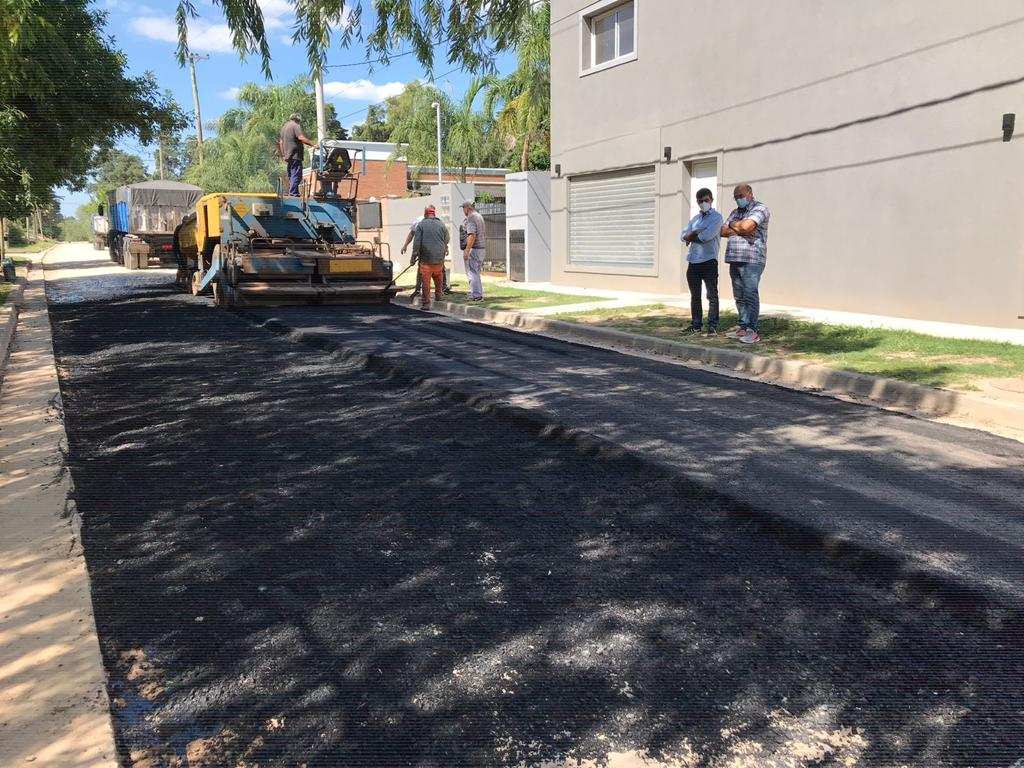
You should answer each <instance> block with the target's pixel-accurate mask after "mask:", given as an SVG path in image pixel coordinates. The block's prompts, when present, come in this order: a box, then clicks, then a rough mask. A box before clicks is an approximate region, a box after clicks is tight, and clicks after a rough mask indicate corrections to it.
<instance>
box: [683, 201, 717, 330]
mask: <svg viewBox="0 0 1024 768" xmlns="http://www.w3.org/2000/svg"><path fill="white" fill-rule="evenodd" d="M713 199H714V198H713V197H712V195H711V190H710V189H699V190H697V205H698V206H699V207H700V212H699V213H698V214H697V215H696V216H694V217H693V218H692V219H690V223H689V224H687V225H686V229H684V230H683V233H682V235H680V237H679V239H680V240H682V241H683V242H684V243H688V244H689V246H690V250H689V251H688V252H687V254H686V261H687V267H686V283H687V285H689V286H690V327H689V329H688V331H687V332H688V333H694V334H696V333H700V332H701V326H702V325H703V322H704V307H703V305H702V303H701V296H700V291H701V283H703V284H704V286H705V287H706V289H707V292H708V331H707V333H706V334H705V335H707V336H715V335H716V334H717V333H718V242H719V238H720V237H721V236H722V214H720V213H719V212H718V211H716V210H715V209H714V208H712V207H711V203H712V201H713Z"/></svg>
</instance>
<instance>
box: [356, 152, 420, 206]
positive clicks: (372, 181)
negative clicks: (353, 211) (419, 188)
mask: <svg viewBox="0 0 1024 768" xmlns="http://www.w3.org/2000/svg"><path fill="white" fill-rule="evenodd" d="M356 167H357V168H358V167H359V166H358V165H357V166H356ZM408 175H409V170H408V166H407V165H406V162H405V160H394V161H392V162H391V163H390V164H389V163H388V161H387V160H367V161H366V173H361V174H360V175H359V199H360V200H369V199H370V198H371V197H375V198H377V199H378V200H380V199H382V198H385V197H405V196H406V195H407V194H409V192H408V181H407V178H408Z"/></svg>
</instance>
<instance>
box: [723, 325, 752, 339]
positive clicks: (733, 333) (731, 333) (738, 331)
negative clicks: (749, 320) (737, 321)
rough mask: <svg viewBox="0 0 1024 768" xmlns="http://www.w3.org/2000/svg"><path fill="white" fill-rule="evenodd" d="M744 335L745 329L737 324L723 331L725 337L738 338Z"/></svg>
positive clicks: (745, 333)
mask: <svg viewBox="0 0 1024 768" xmlns="http://www.w3.org/2000/svg"><path fill="white" fill-rule="evenodd" d="M746 335H747V329H746V328H740V327H739V326H738V325H737V326H736V327H735V328H730V329H729V330H728V331H726V332H725V338H727V339H738V338H741V337H742V336H746Z"/></svg>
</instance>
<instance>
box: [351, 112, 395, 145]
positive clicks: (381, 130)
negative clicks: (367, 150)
mask: <svg viewBox="0 0 1024 768" xmlns="http://www.w3.org/2000/svg"><path fill="white" fill-rule="evenodd" d="M386 116H387V108H386V107H385V106H384V105H382V104H372V105H370V108H369V109H368V110H367V111H366V121H365V122H363V123H362V124H361V125H354V126H352V138H353V139H356V140H357V141H391V131H390V130H389V129H388V126H387V123H386V122H385V121H384V118H385V117H386Z"/></svg>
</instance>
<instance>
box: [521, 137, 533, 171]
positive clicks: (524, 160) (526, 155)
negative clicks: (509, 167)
mask: <svg viewBox="0 0 1024 768" xmlns="http://www.w3.org/2000/svg"><path fill="white" fill-rule="evenodd" d="M529 162H530V134H529V133H527V134H525V135H524V136H523V155H522V157H520V158H519V170H520V171H525V170H527V167H526V166H527V165H528V164H529Z"/></svg>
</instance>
